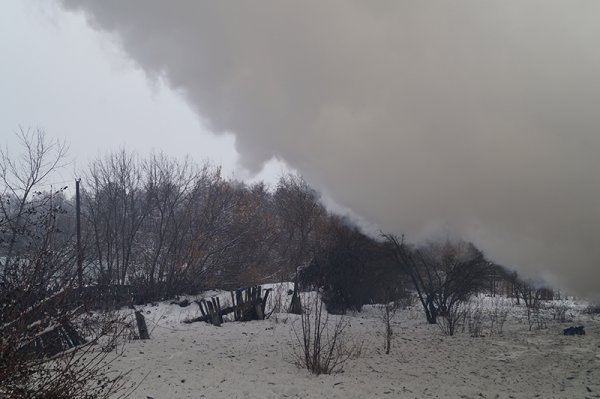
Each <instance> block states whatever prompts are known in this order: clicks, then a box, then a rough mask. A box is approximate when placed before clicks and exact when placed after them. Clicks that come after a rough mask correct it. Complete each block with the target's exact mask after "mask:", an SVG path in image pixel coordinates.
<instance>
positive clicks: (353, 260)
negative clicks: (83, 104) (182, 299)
mask: <svg viewBox="0 0 600 399" xmlns="http://www.w3.org/2000/svg"><path fill="white" fill-rule="evenodd" d="M19 138H20V140H21V147H22V153H21V154H9V153H7V152H6V151H3V152H2V153H1V159H0V161H1V165H0V168H1V169H0V172H1V174H2V176H1V177H2V183H3V187H2V192H1V197H0V211H1V216H0V256H1V258H0V259H1V261H0V268H1V280H0V284H1V287H2V289H3V292H12V294H11V295H15V293H16V292H29V291H32V290H33V291H36V292H37V291H40V292H41V294H40V295H42V294H43V292H46V291H51V290H55V289H57V288H59V287H67V286H69V287H70V286H75V285H76V278H75V277H76V262H75V260H76V246H75V225H76V223H75V204H74V199H73V198H70V197H68V196H67V195H66V193H67V187H65V186H62V187H60V186H59V187H53V189H50V187H49V186H48V179H49V177H51V176H52V173H53V172H54V171H56V169H57V168H59V167H61V165H63V164H64V161H65V156H66V145H65V144H64V143H61V142H58V141H55V140H50V139H48V138H47V137H46V136H45V135H44V134H43V132H41V131H21V132H20V134H19ZM77 173H78V175H79V176H80V178H81V182H82V191H81V229H82V248H83V281H84V284H85V285H88V286H90V285H97V286H112V285H128V286H130V287H132V289H133V292H134V293H135V297H136V300H137V301H138V302H140V303H142V302H148V301H154V300H159V299H165V298H171V297H173V296H175V295H179V294H184V293H197V292H200V291H202V290H206V289H209V288H225V289H233V288H239V287H244V286H248V285H252V284H259V283H268V282H278V281H294V282H295V283H296V285H297V286H298V287H300V288H310V287H317V288H319V289H321V290H322V291H323V292H324V299H325V300H326V302H327V304H328V308H329V310H330V311H336V312H344V311H346V310H347V309H354V310H360V308H361V307H362V305H363V304H366V303H372V302H377V301H382V300H384V299H386V298H389V297H390V296H391V297H397V296H399V295H406V292H407V291H412V292H415V293H416V295H417V297H418V300H419V302H420V303H421V305H422V307H423V311H424V314H425V316H426V318H427V320H428V321H430V322H433V323H434V322H435V320H436V318H437V317H438V316H439V315H440V314H441V315H444V314H448V312H451V310H452V309H453V307H454V306H455V305H456V304H457V303H460V302H462V301H464V300H466V299H467V298H468V297H469V296H471V295H473V294H475V293H478V292H482V291H486V290H487V291H489V292H492V291H493V290H495V288H490V287H491V286H493V287H496V281H497V280H501V281H513V282H514V284H513V286H514V288H513V290H512V291H513V292H511V294H515V295H517V296H519V295H518V294H519V288H522V287H523V284H517V281H519V278H518V277H516V276H513V275H512V274H510V273H508V272H505V271H504V270H503V269H502V268H498V267H497V266H495V265H493V264H492V263H491V262H490V261H489V260H487V259H486V258H485V256H484V254H483V253H482V252H481V251H480V250H479V249H478V248H476V247H475V246H474V245H473V244H471V243H466V242H451V241H446V242H433V243H425V244H421V245H409V244H407V243H406V242H405V241H404V238H403V237H401V238H399V237H398V236H395V235H392V234H381V236H379V237H372V236H370V235H368V234H366V233H365V232H363V231H362V230H361V229H360V228H359V227H357V226H356V225H355V224H354V223H352V221H351V220H350V219H348V218H347V217H344V216H340V215H337V214H334V213H332V212H330V211H328V210H327V209H326V208H325V207H324V205H323V204H322V203H321V201H320V197H319V193H318V192H317V191H316V190H314V189H313V188H312V187H310V186H309V184H308V183H307V182H306V181H304V180H303V179H302V177H300V176H298V175H294V174H286V175H284V176H282V177H281V178H280V179H279V181H278V182H277V184H276V186H275V187H274V188H272V189H271V188H269V187H267V186H266V185H265V184H264V183H256V184H246V183H244V182H240V181H236V180H233V179H226V178H224V177H223V176H222V173H221V170H220V168H219V167H218V166H215V165H212V164H210V163H204V164H197V163H195V162H194V161H192V160H191V159H190V158H185V159H183V160H181V159H176V158H172V157H169V156H166V155H164V154H162V153H154V154H151V155H148V156H146V157H140V156H138V155H136V154H134V153H131V152H127V151H125V150H120V151H117V152H113V153H110V154H108V155H106V156H104V157H100V158H98V159H96V160H94V161H92V162H91V163H90V164H89V166H88V167H87V168H86V169H85V170H81V171H78V172H77ZM498 270H500V272H498ZM499 276H500V277H499ZM511 279H512V280H511ZM520 291H521V292H520V293H521V294H522V295H521V296H522V297H524V300H528V299H527V298H526V297H525V295H526V294H528V295H531V293H530V292H529V291H531V290H529V291H527V292H526V290H523V289H521V290H520Z"/></svg>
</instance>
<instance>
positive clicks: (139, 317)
mask: <svg viewBox="0 0 600 399" xmlns="http://www.w3.org/2000/svg"><path fill="white" fill-rule="evenodd" d="M135 321H136V323H137V328H138V332H139V334H140V339H150V334H148V327H147V326H146V319H145V318H144V315H143V314H142V312H141V311H139V310H136V311H135Z"/></svg>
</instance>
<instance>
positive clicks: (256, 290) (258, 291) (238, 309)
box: [184, 285, 271, 326]
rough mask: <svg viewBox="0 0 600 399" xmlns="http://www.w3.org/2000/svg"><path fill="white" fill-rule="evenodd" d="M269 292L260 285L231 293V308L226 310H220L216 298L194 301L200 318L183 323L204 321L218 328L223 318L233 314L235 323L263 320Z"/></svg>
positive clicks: (218, 301) (219, 302)
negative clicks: (198, 308) (198, 309)
mask: <svg viewBox="0 0 600 399" xmlns="http://www.w3.org/2000/svg"><path fill="white" fill-rule="evenodd" d="M263 292H264V296H263V295H262V293H263ZM269 292H271V289H270V288H269V289H266V290H263V289H262V288H261V286H260V285H259V286H256V287H249V288H244V289H239V290H235V291H231V303H232V306H229V307H227V308H221V301H220V300H219V298H218V297H213V298H211V299H208V300H205V299H201V300H199V301H195V302H196V303H197V304H198V306H199V307H200V312H201V313H202V316H200V317H196V318H195V319H191V320H184V323H194V322H197V321H205V322H207V323H210V324H212V325H214V326H220V325H221V323H223V316H224V315H226V314H229V313H233V317H234V320H235V321H250V320H264V318H265V307H266V305H267V298H268V297H269Z"/></svg>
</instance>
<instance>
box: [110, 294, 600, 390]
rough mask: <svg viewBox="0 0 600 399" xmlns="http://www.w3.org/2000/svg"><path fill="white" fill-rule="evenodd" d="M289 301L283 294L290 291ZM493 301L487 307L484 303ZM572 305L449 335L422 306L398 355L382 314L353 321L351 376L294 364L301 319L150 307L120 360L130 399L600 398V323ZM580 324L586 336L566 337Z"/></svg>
mask: <svg viewBox="0 0 600 399" xmlns="http://www.w3.org/2000/svg"><path fill="white" fill-rule="evenodd" d="M284 295H285V294H284ZM483 301H484V302H485V301H486V300H485V299H483ZM581 309H582V305H577V304H574V303H569V311H568V314H569V317H571V316H572V318H573V319H572V321H569V322H567V323H558V322H556V321H552V320H550V321H548V323H547V328H546V329H542V330H536V331H529V325H528V323H527V321H526V319H524V317H523V316H524V313H525V311H524V309H523V308H521V307H513V308H511V311H510V315H509V317H508V321H507V322H506V325H505V326H504V332H503V334H502V335H498V334H490V333H489V329H488V328H487V327H486V328H485V329H484V334H485V335H484V336H483V337H479V338H472V337H470V335H469V334H468V333H467V332H460V331H459V333H458V334H457V335H455V336H453V337H448V336H444V335H443V334H442V333H441V331H440V329H439V328H438V327H437V326H435V325H428V324H427V323H426V322H425V320H424V317H423V315H422V313H421V312H420V309H419V307H418V306H416V305H415V306H413V307H411V308H409V309H405V310H402V311H400V312H399V313H398V314H397V316H396V319H395V323H394V329H395V336H394V343H393V345H394V346H393V348H392V353H391V354H389V355H386V354H385V353H384V350H383V345H384V337H383V331H384V326H383V324H382V322H381V320H380V318H379V314H380V313H379V309H378V308H377V307H373V306H367V307H365V309H364V310H363V312H360V313H356V314H352V315H348V316H347V317H348V320H349V321H350V328H349V330H348V331H349V334H350V338H351V339H353V340H354V341H355V342H356V341H361V342H362V345H363V346H362V351H361V353H360V355H359V356H358V357H355V358H351V359H349V360H348V361H347V363H346V364H345V367H344V372H343V373H339V374H334V375H320V376H314V375H311V374H310V373H309V372H308V371H306V370H303V369H299V368H298V367H296V365H294V364H293V362H292V359H293V357H292V355H291V350H290V347H291V345H292V343H293V341H294V338H293V335H292V330H291V326H292V324H293V323H294V322H295V321H296V320H297V317H298V316H295V315H289V314H284V313H281V314H274V315H273V316H272V317H271V318H270V319H269V320H265V321H253V322H245V323H240V322H226V323H224V324H223V325H222V327H214V326H212V325H209V324H206V323H193V324H183V323H182V321H183V320H184V319H185V318H188V317H194V316H196V315H197V312H198V306H197V305H196V304H194V303H192V304H191V305H190V306H188V307H185V308H182V307H180V306H178V305H173V304H169V303H160V304H157V305H155V306H152V305H147V306H145V307H143V310H144V312H145V314H146V319H147V322H148V328H149V330H151V339H150V340H148V341H131V342H130V343H129V344H127V345H126V347H125V352H124V354H123V356H122V357H120V358H118V359H117V360H116V362H115V363H114V367H116V368H117V369H118V370H122V371H128V370H132V371H131V372H130V374H129V377H128V378H129V380H130V381H131V382H141V383H140V385H139V387H138V388H137V390H136V391H135V392H134V393H133V394H132V395H131V398H142V399H147V398H155V399H159V398H160V399H162V398H170V399H176V398H285V397H292V398H296V397H298V398H375V397H387V398H534V397H539V398H586V397H589V398H600V317H598V316H595V317H596V318H594V317H593V316H590V315H586V314H584V313H582V312H581ZM579 324H582V325H584V326H585V330H586V333H587V335H585V336H574V337H573V336H569V337H567V336H563V335H562V330H563V328H566V327H568V326H572V325H579Z"/></svg>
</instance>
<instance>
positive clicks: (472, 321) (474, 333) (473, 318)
mask: <svg viewBox="0 0 600 399" xmlns="http://www.w3.org/2000/svg"><path fill="white" fill-rule="evenodd" d="M465 319H466V322H467V327H468V328H469V334H470V335H471V337H481V336H482V335H483V320H484V314H483V306H482V304H481V302H478V301H471V302H469V303H468V304H466V306H465Z"/></svg>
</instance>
